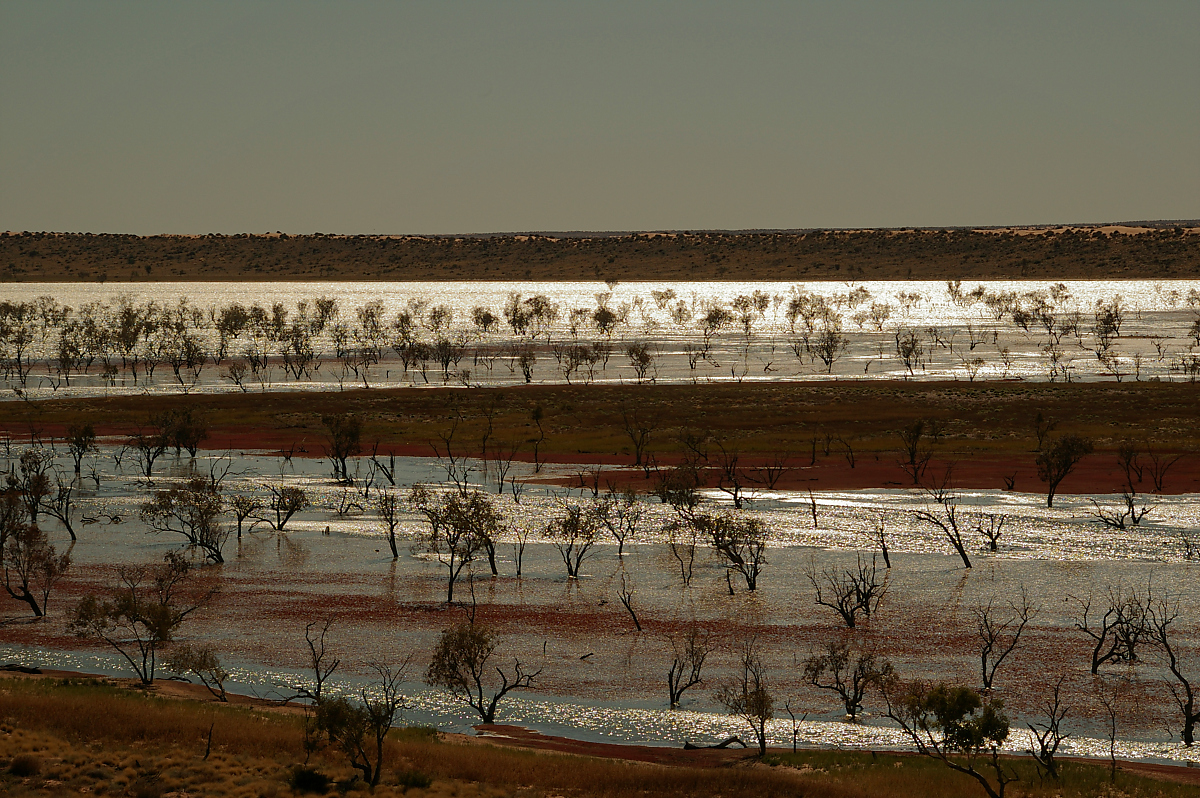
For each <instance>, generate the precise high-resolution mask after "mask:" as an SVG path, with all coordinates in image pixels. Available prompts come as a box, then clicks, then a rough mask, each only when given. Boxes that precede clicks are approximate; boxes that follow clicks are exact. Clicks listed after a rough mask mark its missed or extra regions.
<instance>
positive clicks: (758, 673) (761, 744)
mask: <svg viewBox="0 0 1200 798" xmlns="http://www.w3.org/2000/svg"><path fill="white" fill-rule="evenodd" d="M739 653H740V656H739V661H738V665H739V672H738V674H737V676H735V677H734V678H733V679H731V680H730V681H728V682H726V683H725V685H723V686H722V687H721V688H720V689H719V690H718V691H717V693H716V695H715V696H713V697H714V698H715V699H716V701H717V703H718V704H720V705H721V706H723V707H725V710H726V711H727V712H728V713H729V714H730V715H736V716H737V717H739V718H741V719H742V720H744V721H746V723H747V724H749V726H750V728H751V729H753V730H754V736H755V738H756V739H757V741H758V755H759V756H765V755H766V753H767V723H769V722H770V720H771V718H773V717H775V700H774V699H773V698H772V697H771V692H770V690H769V689H768V684H767V668H766V665H765V664H764V663H763V661H762V657H761V656H759V653H758V649H757V645H756V641H755V640H753V639H751V640H748V641H747V642H746V643H745V645H743V646H742V650H741V652H739Z"/></svg>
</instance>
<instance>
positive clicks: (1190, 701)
mask: <svg viewBox="0 0 1200 798" xmlns="http://www.w3.org/2000/svg"><path fill="white" fill-rule="evenodd" d="M1178 618H1179V603H1178V602H1172V601H1170V600H1168V599H1165V598H1164V599H1162V600H1160V601H1159V602H1157V604H1155V605H1154V606H1152V607H1150V612H1149V613H1148V615H1147V619H1146V620H1147V625H1148V626H1149V631H1150V638H1151V639H1152V640H1153V641H1154V643H1155V644H1157V645H1158V647H1159V648H1160V649H1161V650H1162V653H1163V655H1164V656H1165V657H1166V661H1167V670H1169V671H1170V672H1171V676H1172V677H1173V679H1174V681H1172V682H1170V683H1169V686H1170V688H1171V697H1172V698H1174V699H1175V704H1176V706H1178V707H1179V712H1180V714H1181V715H1182V716H1183V717H1182V719H1183V728H1182V730H1181V731H1180V733H1179V738H1180V739H1181V740H1183V744H1184V745H1186V746H1188V747H1191V746H1192V744H1193V743H1195V742H1196V723H1197V722H1198V721H1200V708H1198V707H1197V706H1196V693H1195V689H1194V688H1193V686H1192V681H1193V679H1191V678H1189V677H1188V676H1187V675H1186V674H1185V673H1184V672H1183V667H1182V666H1181V665H1180V662H1179V654H1178V651H1177V646H1178V643H1177V642H1172V640H1171V624H1173V623H1174V622H1175V621H1176V620H1177V619H1178Z"/></svg>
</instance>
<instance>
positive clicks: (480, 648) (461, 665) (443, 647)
mask: <svg viewBox="0 0 1200 798" xmlns="http://www.w3.org/2000/svg"><path fill="white" fill-rule="evenodd" d="M496 645H497V641H496V636H495V634H494V633H493V632H492V631H491V630H490V629H488V628H487V627H485V626H481V625H477V624H474V623H461V624H458V625H456V626H452V627H450V628H449V629H447V630H445V631H444V632H442V636H441V637H440V638H439V639H438V644H437V647H436V648H435V649H434V651H433V660H432V661H431V662H430V663H429V668H428V669H427V670H426V671H425V681H426V682H428V683H429V684H431V685H433V686H434V687H441V688H442V689H443V690H446V691H447V692H449V693H450V694H451V695H453V696H454V697H455V698H458V699H459V700H462V701H465V702H467V704H468V705H469V706H470V707H471V708H472V709H474V710H475V711H476V712H478V713H479V717H480V719H481V720H482V721H483V722H484V723H495V722H496V707H497V705H498V704H499V703H500V700H501V699H503V698H504V696H506V695H508V694H509V693H510V692H511V691H513V690H528V689H529V687H530V685H532V684H533V680H534V679H535V678H537V677H538V676H539V675H540V674H541V672H542V670H541V668H539V669H538V670H536V671H532V672H529V673H527V672H526V671H525V669H524V667H523V666H522V665H521V660H520V659H517V658H516V657H514V658H513V670H512V675H511V676H510V675H509V674H508V673H505V671H504V669H503V668H501V667H499V666H490V665H489V664H488V663H489V661H490V660H491V659H492V655H493V654H495V653H496ZM492 670H495V672H496V675H497V676H498V677H499V679H500V682H499V684H496V682H495V679H494V678H492V676H491V671H492Z"/></svg>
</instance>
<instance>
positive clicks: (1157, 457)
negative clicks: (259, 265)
mask: <svg viewBox="0 0 1200 798" xmlns="http://www.w3.org/2000/svg"><path fill="white" fill-rule="evenodd" d="M1146 456H1147V457H1149V458H1150V466H1149V468H1150V481H1151V482H1153V483H1154V492H1155V493H1162V492H1163V482H1164V481H1165V480H1166V478H1167V471H1169V470H1170V469H1171V466H1173V465H1175V464H1176V463H1178V462H1179V461H1180V460H1182V459H1183V457H1184V455H1183V454H1177V455H1175V456H1174V457H1171V456H1170V455H1167V454H1164V453H1161V452H1157V451H1155V450H1154V449H1153V448H1151V447H1150V444H1146Z"/></svg>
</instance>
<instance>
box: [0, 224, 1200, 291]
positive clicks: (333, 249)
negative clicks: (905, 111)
mask: <svg viewBox="0 0 1200 798" xmlns="http://www.w3.org/2000/svg"><path fill="white" fill-rule="evenodd" d="M1105 277H1107V278H1137V279H1154V278H1194V277H1200V229H1197V228H1195V227H1169V226H1162V227H1139V228H1118V227H1083V228H1061V229H1053V230H1051V229H1045V230H1018V231H1010V230H982V231H981V230H909V231H883V230H863V231H816V232H750V233H721V232H714V233H671V234H652V233H638V234H621V235H588V234H581V235H564V236H560V237H550V236H541V235H496V236H466V237H449V236H445V237H416V236H393V237H388V236H333V235H322V234H316V235H306V236H287V235H269V236H251V235H234V236H223V235H211V236H148V237H141V236H132V235H117V234H99V235H93V234H74V233H0V280H5V281H9V282H14V281H50V282H58V281H77V280H98V281H114V282H117V281H119V282H131V281H152V280H153V281H164V280H166V281H170V280H176V281H185V280H340V279H362V280H594V279H615V280H625V281H629V280H647V279H655V280H850V279H859V280H871V279H874V280H878V279H906V278H907V279H949V278H957V279H1005V278H1009V279H1020V278H1028V279H1070V278H1105Z"/></svg>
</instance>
